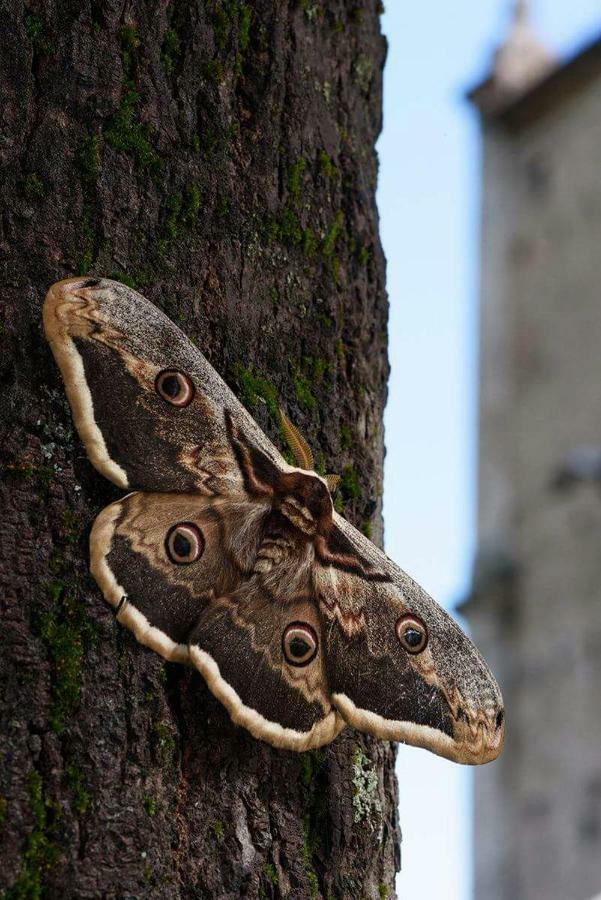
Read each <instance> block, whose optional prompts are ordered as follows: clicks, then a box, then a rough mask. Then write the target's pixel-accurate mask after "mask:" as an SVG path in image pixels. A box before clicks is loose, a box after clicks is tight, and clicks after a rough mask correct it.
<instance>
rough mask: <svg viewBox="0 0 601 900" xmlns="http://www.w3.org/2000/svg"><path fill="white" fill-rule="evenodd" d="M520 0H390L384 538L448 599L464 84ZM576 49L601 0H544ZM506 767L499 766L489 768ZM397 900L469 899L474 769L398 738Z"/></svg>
mask: <svg viewBox="0 0 601 900" xmlns="http://www.w3.org/2000/svg"><path fill="white" fill-rule="evenodd" d="M511 6H512V4H511V3H510V2H506V0H457V2H455V3H445V2H441V0H421V2H419V3H418V2H410V0H388V2H387V7H388V8H387V11H386V13H385V14H384V16H383V20H382V21H383V28H384V31H385V33H386V35H387V38H388V41H389V53H388V61H387V65H386V72H385V82H384V91H385V93H384V131H383V134H382V137H381V138H380V141H379V144H378V152H379V157H380V177H379V187H378V206H379V209H380V217H381V234H382V241H383V244H384V250H385V253H386V256H387V260H388V270H387V273H388V292H389V296H390V345H389V355H390V361H391V365H392V374H391V380H390V394H389V400H388V406H387V410H386V444H387V458H386V468H385V490H384V498H385V505H384V516H385V525H386V549H387V552H388V553H389V555H390V556H392V558H393V559H395V560H396V561H397V562H398V563H399V564H400V565H401V566H402V567H403V568H404V569H406V570H407V571H408V572H409V573H410V574H411V575H413V576H414V577H415V578H416V579H417V580H418V581H419V582H420V583H421V584H422V585H423V586H424V587H425V588H426V589H427V590H428V591H429V592H430V593H431V594H432V595H433V596H434V597H435V598H436V599H437V600H438V601H439V602H441V603H442V604H443V605H444V606H446V607H450V608H452V607H453V605H454V604H455V603H456V602H457V601H458V600H460V599H461V597H462V596H463V594H464V593H465V591H466V589H467V587H468V584H469V576H470V567H471V561H472V557H473V552H474V538H475V534H474V527H475V499H476V498H475V487H476V470H475V462H476V354H477V346H476V327H477V318H476V316H477V281H478V203H479V197H478V192H479V174H480V160H479V140H478V126H477V120H476V117H475V115H474V114H473V112H472V111H471V110H470V108H469V106H468V104H467V103H466V102H465V101H464V99H463V97H464V93H465V90H466V89H467V88H468V87H471V86H472V85H473V84H474V83H475V82H476V81H477V80H478V79H479V78H480V77H481V76H482V75H483V74H484V72H485V71H486V70H487V64H488V61H489V59H490V56H491V53H492V50H493V48H494V46H495V45H496V44H497V43H498V42H499V41H500V40H501V38H502V35H503V34H504V32H505V29H506V26H507V22H508V19H509V12H510V10H511ZM531 6H532V18H533V21H534V23H535V25H536V27H537V30H538V33H539V35H540V36H541V38H542V39H543V40H544V41H545V43H547V45H548V46H549V47H550V48H551V49H553V50H554V51H555V52H556V53H557V54H558V55H560V56H562V57H565V56H569V55H571V54H572V53H573V52H575V50H576V49H577V48H578V47H579V46H581V45H582V44H584V43H586V42H587V41H588V40H591V39H592V38H593V37H596V36H597V35H598V34H599V33H601V4H600V0H570V2H569V3H568V2H567V0H532V3H531ZM493 765H494V763H493ZM398 778H399V793H400V803H401V809H400V815H401V824H402V828H403V847H402V855H403V871H402V873H401V875H400V877H399V882H398V891H399V897H400V898H401V900H408V898H414V897H422V898H427V900H431V898H433V900H434V898H435V900H467V898H469V897H470V896H471V846H470V818H469V804H470V773H469V772H468V771H467V770H466V769H464V768H462V767H460V766H456V765H454V764H453V763H449V762H447V761H446V760H441V759H438V758H437V757H434V756H433V755H432V754H428V753H426V752H425V751H423V750H416V749H413V748H400V750H399V761H398Z"/></svg>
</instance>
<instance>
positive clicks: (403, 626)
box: [395, 613, 428, 655]
mask: <svg viewBox="0 0 601 900" xmlns="http://www.w3.org/2000/svg"><path fill="white" fill-rule="evenodd" d="M395 630H396V636H397V638H398V641H399V644H400V645H401V647H402V648H403V650H406V651H407V653H411V654H413V655H415V654H417V653H423V651H424V650H425V649H426V647H427V646H428V629H427V628H426V625H425V623H424V622H422V620H421V619H420V618H419V617H418V616H414V615H412V614H411V613H409V614H408V615H405V616H401V618H400V619H398V621H397V623H396V625H395Z"/></svg>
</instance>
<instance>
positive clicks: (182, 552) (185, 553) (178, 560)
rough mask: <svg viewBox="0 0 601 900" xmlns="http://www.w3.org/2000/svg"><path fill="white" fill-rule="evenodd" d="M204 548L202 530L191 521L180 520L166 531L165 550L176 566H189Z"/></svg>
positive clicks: (198, 557)
mask: <svg viewBox="0 0 601 900" xmlns="http://www.w3.org/2000/svg"><path fill="white" fill-rule="evenodd" d="M204 548H205V541H204V537H203V536H202V532H201V530H200V528H198V526H197V525H194V524H193V523H192V522H180V523H179V524H178V525H174V526H173V527H172V528H170V529H169V531H168V532H167V536H166V538H165V551H166V553H167V556H168V557H169V559H170V560H171V562H172V563H175V564H176V565H177V566H189V565H190V563H193V562H196V561H197V560H198V559H200V557H201V556H202V554H203V552H204Z"/></svg>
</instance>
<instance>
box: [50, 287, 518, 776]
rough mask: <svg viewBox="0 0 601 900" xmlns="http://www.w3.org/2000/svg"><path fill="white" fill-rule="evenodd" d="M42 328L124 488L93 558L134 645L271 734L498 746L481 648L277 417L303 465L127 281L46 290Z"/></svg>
mask: <svg viewBox="0 0 601 900" xmlns="http://www.w3.org/2000/svg"><path fill="white" fill-rule="evenodd" d="M44 326H45V330H46V335H47V337H48V340H49V342H50V345H51V347H52V351H53V353H54V356H55V358H56V361H57V362H58V365H59V366H60V369H61V372H62V375H63V379H64V382H65V388H66V392H67V397H68V398H69V402H70V404H71V408H72V411H73V417H74V420H75V425H76V426H77V429H78V431H79V434H80V436H81V439H82V440H83V442H84V444H85V446H86V450H87V453H88V456H89V458H90V460H91V462H92V463H93V464H94V466H95V467H96V468H97V469H98V470H99V471H100V472H101V473H102V474H103V475H105V476H106V477H107V478H109V479H110V480H111V481H113V482H114V483H115V484H117V485H119V487H121V488H123V489H127V490H129V491H130V493H128V494H127V496H125V497H123V499H121V500H119V501H118V502H116V503H112V504H111V505H110V506H108V507H107V508H106V509H104V510H103V511H102V512H101V513H100V515H99V516H98V518H97V519H96V521H95V523H94V526H93V528H92V533H91V536H90V553H91V571H92V574H93V576H94V578H95V579H96V581H97V582H98V585H99V587H100V589H101V590H102V592H103V594H104V596H105V598H106V600H107V601H108V602H109V603H110V604H111V605H112V606H113V607H114V609H115V613H116V617H117V619H118V620H119V622H120V623H121V624H122V625H125V626H127V628H130V629H131V630H132V631H133V632H134V634H135V636H136V638H137V639H138V641H140V643H142V644H145V645H146V646H147V647H151V648H152V649H153V650H156V651H157V652H158V653H160V654H161V655H162V656H164V657H165V658H166V659H168V660H173V661H176V662H182V663H184V662H187V663H191V664H192V665H193V666H195V667H196V668H197V669H198V670H199V671H200V672H201V674H202V675H203V677H204V678H205V680H206V682H207V684H208V686H209V688H210V690H211V691H212V692H213V694H214V695H215V696H216V697H217V698H218V699H219V700H220V701H221V702H222V703H223V705H224V706H225V707H226V708H227V710H228V712H229V714H230V716H231V718H232V719H233V720H234V722H236V723H238V724H239V725H243V726H244V727H245V728H247V729H248V730H249V731H250V732H251V733H252V734H253V735H254V736H255V737H256V738H260V739H262V740H265V741H267V742H268V743H270V744H273V745H274V746H276V747H285V748H288V749H292V750H307V749H308V748H311V747H318V746H320V745H323V744H326V743H328V742H329V741H331V740H332V739H333V738H335V737H336V735H337V734H338V733H339V732H340V731H341V729H342V728H344V726H345V725H346V724H350V725H353V726H354V727H355V728H358V729H360V730H362V731H366V732H369V733H370V734H374V735H377V736H378V737H381V738H386V739H389V740H395V741H404V742H406V743H408V744H414V745H416V746H419V747H425V748H427V749H428V750H432V751H433V752H434V753H438V754H440V755H441V756H445V757H447V758H449V759H452V760H456V761H457V762H463V763H484V762H488V761H489V760H492V759H494V758H495V757H496V756H497V755H498V754H499V752H500V751H501V748H502V746H503V738H504V721H503V719H504V714H503V705H502V699H501V694H500V691H499V688H498V686H497V684H496V682H495V679H494V678H493V676H492V675H491V673H490V671H489V669H488V668H487V666H486V664H485V663H484V661H483V660H482V658H481V657H480V655H479V653H478V651H477V650H476V648H475V647H474V646H473V645H472V643H471V642H470V641H469V639H468V638H467V637H466V636H465V635H464V634H463V633H462V632H461V630H460V629H459V628H458V626H457V625H456V624H455V623H454V621H453V620H452V619H451V618H450V617H449V616H448V615H447V614H446V613H445V612H444V611H443V610H442V609H441V608H440V607H439V606H437V605H436V604H435V603H434V601H433V600H431V599H430V597H428V595H427V594H426V593H425V592H424V591H423V590H422V589H421V588H420V587H419V585H417V584H416V583H415V582H414V581H412V580H411V579H410V578H409V577H408V576H407V575H406V574H405V573H404V572H403V571H401V569H399V568H398V567H397V566H396V565H395V564H394V563H393V562H391V561H390V560H389V559H388V558H387V557H386V556H385V555H384V553H382V552H381V551H380V550H379V549H377V548H376V547H375V546H374V545H373V544H372V543H371V542H370V541H369V540H368V539H367V538H366V537H364V535H362V534H361V533H360V532H358V531H357V530H356V529H355V528H353V527H352V526H351V525H350V524H349V523H348V522H346V521H345V519H343V518H342V517H341V516H339V515H338V514H337V513H336V512H335V511H334V508H333V505H332V499H331V496H330V490H329V487H330V486H331V483H332V482H331V481H328V480H326V479H325V478H322V477H321V476H320V475H318V474H317V473H316V472H315V471H312V468H313V466H312V462H311V456H310V452H309V451H308V448H307V447H306V445H305V444H304V442H303V440H302V438H301V437H300V435H298V433H297V432H296V431H295V429H293V428H292V426H290V425H288V424H287V425H286V427H287V428H288V429H289V431H288V433H289V436H290V440H291V443H292V444H293V446H295V447H296V450H297V456H298V459H299V463H300V465H299V467H294V466H291V465H288V464H287V463H286V462H285V460H284V459H283V457H282V456H281V455H280V453H279V452H278V451H277V450H276V448H275V447H274V446H273V445H272V444H271V442H270V441H269V440H268V439H267V437H266V436H265V435H264V434H263V432H262V431H261V429H260V428H259V427H258V426H257V424H256V423H255V422H254V420H253V419H252V418H251V416H250V415H249V413H247V412H246V410H245V409H244V408H243V407H242V405H241V404H240V403H239V402H238V400H237V399H236V398H235V396H234V395H233V393H232V392H231V391H230V390H229V388H228V387H227V386H226V385H225V384H224V382H223V381H222V380H221V378H220V377H219V375H218V374H217V373H216V372H215V370H214V369H213V368H212V367H211V366H210V365H209V364H208V362H207V361H206V359H205V358H204V357H203V355H202V354H201V353H200V352H199V350H198V349H197V348H196V347H195V346H194V345H193V344H192V343H191V342H190V341H188V340H187V338H186V337H185V336H184V335H183V334H182V332H181V331H180V330H179V329H178V328H177V327H176V326H175V325H174V324H173V323H172V322H171V321H170V320H169V319H168V318H167V317H166V316H165V315H164V314H163V313H161V312H160V311H159V310H158V309H157V308H156V307H155V306H154V305H153V304H151V303H150V302H148V301H147V300H146V299H144V297H142V296H140V294H138V293H136V291H133V290H131V289H130V288H128V287H125V286H124V285H122V284H118V283H116V282H113V281H108V280H104V279H103V280H98V279H91V278H73V279H68V280H66V281H61V282H59V283H57V284H55V285H54V286H53V287H52V288H50V291H49V292H48V295H47V297H46V301H45V304H44Z"/></svg>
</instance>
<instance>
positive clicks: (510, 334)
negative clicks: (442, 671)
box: [466, 75, 601, 900]
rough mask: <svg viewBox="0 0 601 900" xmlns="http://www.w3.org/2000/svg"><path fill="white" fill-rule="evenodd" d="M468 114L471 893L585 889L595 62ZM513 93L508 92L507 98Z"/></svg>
mask: <svg viewBox="0 0 601 900" xmlns="http://www.w3.org/2000/svg"><path fill="white" fill-rule="evenodd" d="M559 93H561V92H558V97H557V102H556V103H555V104H554V105H552V106H551V108H550V109H548V110H547V112H546V114H545V115H544V116H540V117H536V116H534V115H533V117H532V118H531V119H530V120H528V119H526V120H525V121H523V122H522V124H521V125H520V126H519V127H514V128H512V127H511V126H510V125H509V124H508V123H507V120H504V119H501V118H497V119H495V120H490V121H486V122H485V124H484V126H483V129H484V135H483V144H484V174H483V219H482V290H481V392H480V472H479V525H478V530H479V553H478V559H477V562H476V566H475V573H474V592H473V597H472V600H471V602H470V603H469V604H468V606H467V610H466V611H467V612H468V615H469V617H470V620H471V622H472V625H473V630H474V635H475V638H476V641H477V643H478V644H479V645H480V646H481V648H482V650H483V652H484V654H485V656H486V657H487V658H489V659H490V661H491V663H492V665H493V668H494V669H495V671H496V673H497V674H498V676H499V680H500V682H501V685H502V688H503V691H504V695H505V701H506V708H507V745H506V750H505V752H504V754H503V756H502V757H501V759H500V760H499V761H498V762H496V763H493V764H491V765H490V766H487V767H484V768H483V769H482V770H478V771H477V772H476V783H475V797H476V818H475V859H476V872H475V878H476V881H475V885H476V890H475V894H476V900H590V897H592V896H593V895H595V894H597V893H598V892H599V891H600V890H601V483H599V482H597V483H596V484H595V483H593V482H592V481H582V482H576V483H574V484H572V485H571V486H567V487H564V489H561V490H560V489H559V488H558V487H557V486H556V485H555V484H554V482H555V480H556V478H557V475H558V472H559V471H560V469H561V467H562V464H563V463H564V460H565V459H566V456H567V454H569V453H570V451H572V450H573V449H574V448H575V447H577V446H580V445H591V446H597V447H599V448H601V75H600V76H599V78H598V79H597V80H596V81H593V82H591V83H589V84H588V86H586V87H582V86H581V87H580V89H579V91H577V92H572V93H567V92H566V95H565V96H564V97H560V96H559ZM522 102H524V101H522Z"/></svg>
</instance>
